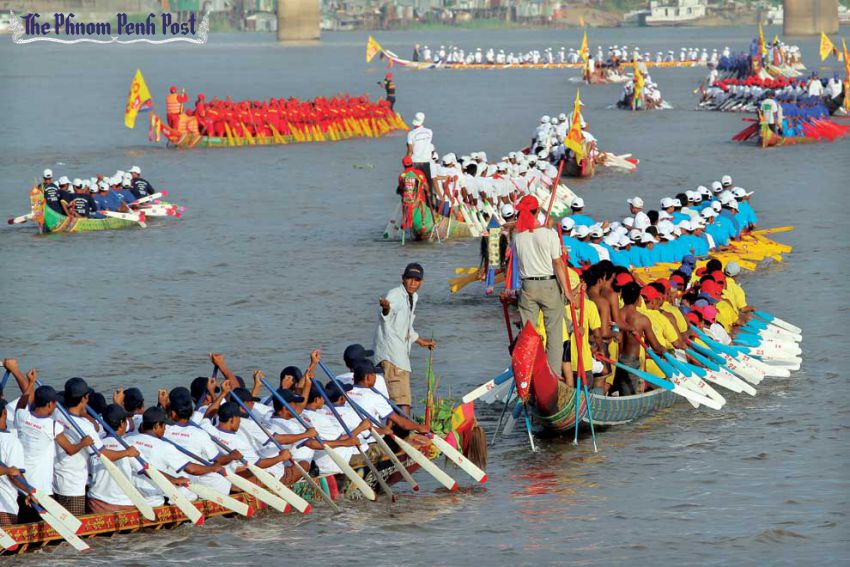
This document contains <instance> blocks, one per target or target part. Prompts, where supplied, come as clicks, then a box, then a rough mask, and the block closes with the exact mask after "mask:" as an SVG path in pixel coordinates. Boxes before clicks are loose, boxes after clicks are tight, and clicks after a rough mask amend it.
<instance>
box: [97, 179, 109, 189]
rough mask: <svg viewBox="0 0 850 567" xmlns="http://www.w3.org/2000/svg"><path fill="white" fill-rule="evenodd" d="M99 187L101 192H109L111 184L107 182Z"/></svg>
mask: <svg viewBox="0 0 850 567" xmlns="http://www.w3.org/2000/svg"><path fill="white" fill-rule="evenodd" d="M97 187H98V189H100V190H101V191H109V183H107V182H106V181H101V182H100V183H98V184H97Z"/></svg>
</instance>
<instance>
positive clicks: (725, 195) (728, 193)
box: [717, 191, 735, 205]
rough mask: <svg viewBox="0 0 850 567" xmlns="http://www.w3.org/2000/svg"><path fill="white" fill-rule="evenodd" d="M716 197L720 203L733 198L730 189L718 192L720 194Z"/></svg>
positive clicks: (722, 203) (723, 203)
mask: <svg viewBox="0 0 850 567" xmlns="http://www.w3.org/2000/svg"><path fill="white" fill-rule="evenodd" d="M717 198H718V199H719V200H720V204H721V205H725V204H726V203H728V202H729V201H730V200H733V201H734V200H735V197H733V196H732V192H731V191H723V192H722V193H720V195H718V197H717Z"/></svg>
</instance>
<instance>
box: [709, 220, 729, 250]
mask: <svg viewBox="0 0 850 567" xmlns="http://www.w3.org/2000/svg"><path fill="white" fill-rule="evenodd" d="M705 231H706V232H707V233H708V234H710V235H711V237H712V238H713V239H714V243H715V244H716V245H717V246H726V244H727V243H728V242H729V234H728V233H727V231H726V229H725V228H723V226H722V225H721V224H720V223H718V222H714V223H712V224H709V225H706V227H705Z"/></svg>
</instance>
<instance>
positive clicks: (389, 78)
mask: <svg viewBox="0 0 850 567" xmlns="http://www.w3.org/2000/svg"><path fill="white" fill-rule="evenodd" d="M378 84H379V85H381V86H382V87H383V88H384V90H385V91H386V92H387V102H388V103H390V110H392V111H395V81H393V74H392V73H387V74H386V76H385V77H384V80H383V81H378Z"/></svg>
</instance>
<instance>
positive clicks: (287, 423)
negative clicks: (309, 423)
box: [268, 388, 322, 485]
mask: <svg viewBox="0 0 850 567" xmlns="http://www.w3.org/2000/svg"><path fill="white" fill-rule="evenodd" d="M276 393H277V396H274V395H273V396H272V404H273V407H274V413H272V416H271V418H270V419H269V420H268V428H269V431H270V432H271V433H272V435H274V437H275V439H276V440H277V442H278V443H280V444H281V445H283V446H284V448H286V449H288V450H289V452H290V454H291V455H292V459H293V460H295V461H296V462H298V464H299V465H301V468H302V469H304V470H310V464H311V463H312V462H313V457H314V456H315V454H316V451H320V450H321V449H322V444H321V443H319V441H317V440H316V439H314V438H315V437H316V435H317V431H316V430H315V429H314V428H312V427H311V428H310V429H304V427H303V426H302V425H301V423H300V422H299V421H298V420H297V419H296V418H295V416H294V415H293V414H292V413H290V411H289V409H288V408H287V407H286V406H285V405H284V404H283V403H282V402H281V401H280V399H278V396H280V397H281V398H283V399H284V401H286V402H287V403H288V404H289V406H290V407H291V408H292V409H293V410H295V411H296V412H299V415H300V413H301V411H302V410H301V408H302V407H304V405H306V403H307V400H306V399H305V398H303V397H302V396H300V395H298V394H296V393H295V392H293V391H292V390H288V389H285V388H278V390H277V392H276ZM299 477H300V475H299V474H298V471H297V469H296V468H295V467H287V468H286V471H285V473H284V476H283V478H282V479H281V481H282V482H283V483H284V484H287V485H288V484H292V483H294V482H295V481H297V480H298V478H299Z"/></svg>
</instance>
